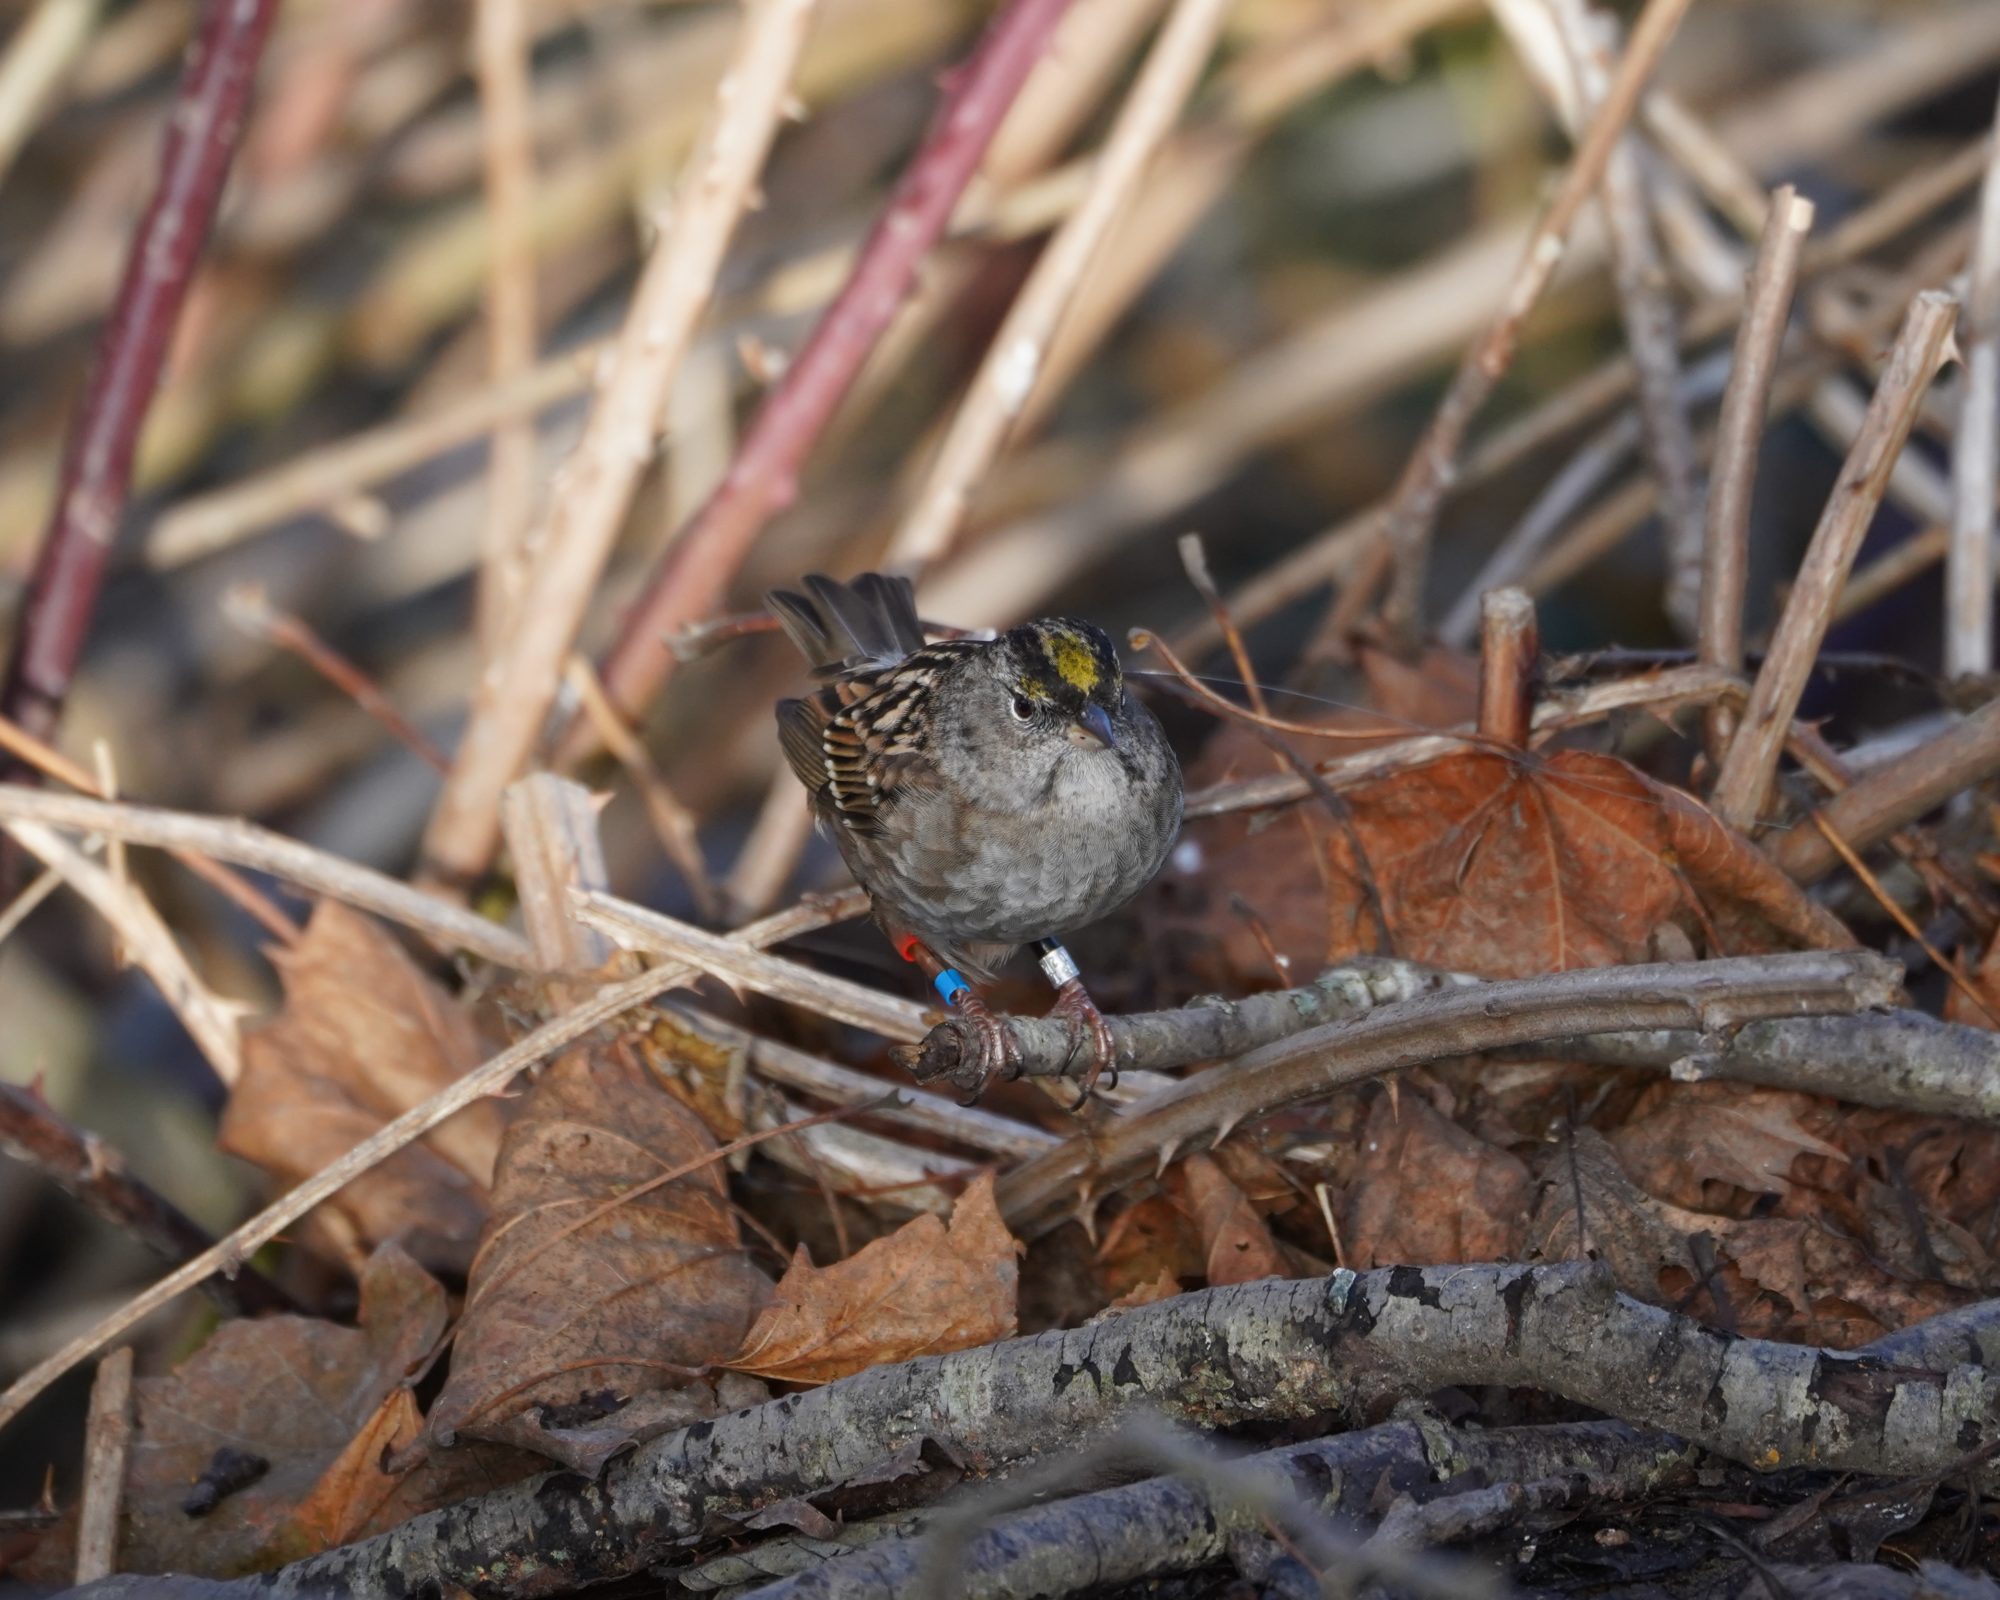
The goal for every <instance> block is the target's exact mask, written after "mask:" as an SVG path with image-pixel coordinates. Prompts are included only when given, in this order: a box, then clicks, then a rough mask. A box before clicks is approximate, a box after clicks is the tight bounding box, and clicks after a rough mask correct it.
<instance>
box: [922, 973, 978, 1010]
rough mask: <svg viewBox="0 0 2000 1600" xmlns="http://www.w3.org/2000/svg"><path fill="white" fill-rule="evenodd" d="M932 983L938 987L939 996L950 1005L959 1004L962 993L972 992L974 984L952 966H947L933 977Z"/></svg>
mask: <svg viewBox="0 0 2000 1600" xmlns="http://www.w3.org/2000/svg"><path fill="white" fill-rule="evenodd" d="M931 983H932V985H933V987H935V988H936V990H937V992H938V997H939V998H940V999H942V1000H943V1001H944V1003H945V1004H946V1005H948V1006H952V1005H957V1004H958V997H959V996H960V995H962V994H970V993H972V985H971V984H969V983H967V982H966V981H965V979H964V978H963V977H961V976H960V975H959V974H958V973H956V972H954V971H953V970H952V969H951V968H950V967H946V968H945V969H944V971H942V972H940V973H939V974H938V975H937V976H936V977H935V978H933V979H931Z"/></svg>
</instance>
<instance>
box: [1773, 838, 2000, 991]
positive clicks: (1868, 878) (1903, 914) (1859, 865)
mask: <svg viewBox="0 0 2000 1600" xmlns="http://www.w3.org/2000/svg"><path fill="white" fill-rule="evenodd" d="M1812 820H1813V826H1815V827H1816V828H1818V829H1819V831H1820V833H1821V834H1823V835H1824V836H1825V838H1826V842H1827V843H1828V844H1830V845H1832V846H1833V849H1834V853H1835V854H1836V855H1838V856H1839V857H1840V859H1841V860H1842V861H1844V862H1846V863H1847V868H1848V870H1849V871H1850V872H1852V873H1853V874H1854V875H1855V877H1857V878H1859V879H1860V880H1861V885H1862V887H1863V888H1865V889H1866V890H1867V891H1868V892H1869V894H1870V895H1872V896H1873V897H1874V900H1875V903H1876V904H1877V905H1879V906H1880V907H1881V908H1882V909H1883V910H1884V911H1886V912H1888V913H1889V920H1890V921H1892V922H1894V923H1895V924H1896V926H1897V927H1899V928H1901V929H1902V930H1903V933H1904V936H1905V937H1907V938H1908V939H1910V940H1911V941H1912V942H1913V943H1914V944H1915V945H1916V947H1917V948H1918V949H1919V950H1921V951H1923V953H1924V954H1925V955H1927V956H1929V957H1930V958H1931V965H1932V966H1934V967H1936V968H1937V969H1938V971H1940V972H1942V973H1943V974H1944V975H1945V976H1946V977H1947V978H1949V979H1950V980H1951V983H1952V987H1953V988H1955V989H1957V990H1958V992H1959V993H1960V994H1962V995H1964V996H1965V998H1966V999H1968V1000H1970V1001H1971V1002H1972V1004H1973V1005H1974V1006H1975V1007H1977V1008H1978V1011H1979V1014H1980V1015H1981V1016H1982V1017H1984V1018H1985V1019H1986V1025H1987V1026H1988V1027H1989V1028H2000V1016H1995V1015H1994V1014H1993V1008H1992V1007H1991V1006H1990V1005H1988V1004H1987V1003H1986V997H1985V996H1984V995H1982V994H1981V993H1980V992H1979V989H1978V986H1977V985H1976V984H1974V983H1973V982H1972V980H1971V979H1970V978H1968V977H1966V975H1965V974H1964V973H1963V972H1962V971H1960V970H1959V965H1958V963H1957V962H1956V961H1954V960H1952V959H1951V957H1950V956H1948V955H1946V954H1945V953H1944V952H1943V951H1942V950H1940V949H1938V947H1937V946H1936V945H1934V944H1932V943H1931V942H1930V940H1928V939H1926V938H1925V937H1924V930H1923V929H1922V928H1920V927H1918V926H1917V924H1916V919H1915V918H1913V917H1912V916H1911V915H1910V914H1909V912H1907V911H1905V910H1904V909H1903V908H1902V907H1901V906H1900V905H1898V904H1897V903H1896V900H1895V897H1894V896H1892V895H1891V894H1890V893H1889V891H1888V890H1886V889H1884V888H1883V887H1882V880H1881V879H1880V878H1878V877H1876V876H1875V874H1874V873H1873V872H1871V871H1869V869H1868V863H1867V862H1865V861H1863V860H1862V859H1861V857H1860V856H1859V855H1857V854H1856V853H1855V851H1854V848H1853V847H1852V846H1851V845H1849V844H1848V842H1847V841H1846V840H1845V839H1843V838H1841V836H1840V835H1839V834H1837V833H1835V832H1834V831H1833V828H1832V826H1831V825H1830V824H1829V823H1828V822H1827V820H1826V813H1825V812H1824V811H1815V812H1814V813H1813V814H1812Z"/></svg>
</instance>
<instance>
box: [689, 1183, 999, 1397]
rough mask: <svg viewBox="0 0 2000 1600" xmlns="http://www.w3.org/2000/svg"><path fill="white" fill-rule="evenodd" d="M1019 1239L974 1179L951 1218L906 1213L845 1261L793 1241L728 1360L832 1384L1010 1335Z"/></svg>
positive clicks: (989, 1187) (764, 1373) (762, 1373)
mask: <svg viewBox="0 0 2000 1600" xmlns="http://www.w3.org/2000/svg"><path fill="white" fill-rule="evenodd" d="M1019 1253H1020V1246H1019V1245H1018V1244H1016V1243H1015V1241H1014V1236H1013V1235H1012V1234H1010V1233H1009V1232H1008V1231H1007V1225H1006V1223H1004V1222H1002V1221H1001V1220H1000V1211H999V1208H998V1207H997V1206H996V1205H995V1204H994V1203H993V1175H992V1174H991V1173H990V1172H989V1173H982V1174H981V1175H980V1176H979V1177H978V1178H976V1179H974V1180H973V1182H972V1184H971V1185H970V1186H969V1187H968V1188H967V1189H966V1191H965V1193H964V1194H963V1195H961V1196H960V1197H959V1200H958V1204H957V1205H956V1206H955V1207H954V1208H953V1209H952V1214H951V1227H950V1228H949V1229H948V1230H947V1229H946V1227H945V1225H944V1223H942V1222H941V1221H939V1220H938V1218H936V1217H934V1216H931V1215H928V1214H926V1215H924V1216H920V1217H914V1218H912V1219H911V1220H910V1221H908V1222H906V1223H904V1224H903V1226H902V1227H900V1228H898V1229H897V1230H896V1231H895V1232H894V1233H892V1234H890V1235H888V1236H887V1237H886V1238H881V1239H876V1240H874V1241H873V1242H872V1243H869V1244H866V1245H863V1246H862V1247H861V1248H860V1249H859V1250H857V1251H856V1252H855V1253H854V1254H853V1255H851V1256H849V1257H848V1258H847V1259H846V1260H845V1261H840V1262H836V1263H835V1264H834V1265H832V1266H830V1267H816V1266H814V1265H813V1264H812V1261H811V1260H810V1259H809V1258H808V1257H807V1255H806V1253H805V1251H804V1250H803V1249H801V1250H800V1251H799V1253H798V1254H797V1255H796V1256H794V1257H793V1259H792V1264H791V1266H790V1267H789V1268H787V1269H786V1271H785V1275H784V1277H783V1278H782V1279H780V1280H779V1282H778V1288H777V1292H776V1295H775V1297H774V1300H773V1303H772V1304H771V1305H769V1306H767V1307H766V1308H765V1310H764V1312H763V1315H761V1316H760V1317H759V1318H758V1319H757V1325H756V1326H755V1327H754V1328H752V1329H751V1330H750V1335H749V1337H748V1338H746V1339H745V1340H744V1341H743V1348H742V1349H741V1350H740V1351H738V1352H737V1354H736V1355H735V1356H734V1357H732V1358H731V1359H730V1361H729V1362H728V1363H727V1364H728V1365H729V1366H732V1367H734V1368H736V1369H737V1370H739V1371H742V1372H752V1373H755V1374H757V1375H758V1376H759V1377H764V1378H777V1379H783V1380H784V1381H786V1382H788V1383H830V1382H832V1381H833V1380H834V1379H835V1378H844V1377H846V1376H847V1375H848V1374H850V1373H854V1372H863V1371H866V1370H867V1369H868V1368H870V1367H877V1366H885V1365H888V1364H890V1363H893V1362H898V1361H909V1360H911V1359H913V1358H914V1357H917V1356H923V1355H939V1354H942V1353H944V1352H945V1351H948V1350H966V1349H970V1348H971V1347H972V1346H974V1345H981V1344H990V1343H992V1342H993V1341H994V1340H995V1339H1007V1338H1011V1337H1013V1334H1014V1330H1015V1296H1016V1292H1017V1289H1018V1283H1019V1269H1018V1266H1017V1260H1016V1258H1017V1257H1018V1255H1019Z"/></svg>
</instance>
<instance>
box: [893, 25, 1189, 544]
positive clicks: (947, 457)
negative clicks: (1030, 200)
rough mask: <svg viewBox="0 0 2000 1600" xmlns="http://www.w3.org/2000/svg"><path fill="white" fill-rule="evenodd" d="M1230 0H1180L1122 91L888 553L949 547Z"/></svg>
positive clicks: (1184, 96) (1175, 114)
mask: <svg viewBox="0 0 2000 1600" xmlns="http://www.w3.org/2000/svg"><path fill="white" fill-rule="evenodd" d="M1228 9H1229V0H1178V3H1177V4H1176V5H1175V6H1174V9H1173V12H1172V14H1171V15H1170V16H1169V17H1168V19H1167V22H1166V24H1165V26H1164V27H1163V28H1162V29H1161V30H1160V35H1159V38H1158V39H1157V40H1156V41H1155V43H1154V45H1153V48H1152V50H1151V51H1150V52H1149V53H1148V55H1147V57H1146V64H1145V66H1144V67H1142V68H1141V69H1140V72H1139V77H1138V81H1137V82H1135V83H1134V84H1133V86H1132V90H1131V93H1130V94H1128V95H1127V96H1126V97H1125V103H1124V105H1123V106H1122V107H1121V108H1120V110H1119V113H1118V118H1117V120H1116V121H1115V122H1114V123H1113V124H1112V127H1111V132H1110V134H1109V135H1108V136H1107V137H1106V139H1105V141H1104V149H1103V151H1102V153H1101V154H1100V155H1099V156H1098V158H1097V161H1096V164H1095V165H1094V166H1093V168H1092V169H1091V175H1090V186H1089V188H1088V189H1087V190H1086V191H1085V192H1084V197H1083V199H1082V201H1081V202H1080V203H1079V204H1078V205H1077V207H1076V209H1075V210H1074V211H1072V212H1071V213H1070V214H1069V216H1068V218H1067V219H1066V220H1065V221H1064V223H1063V225H1062V227H1061V228H1060V229H1058V230H1057V232H1056V236H1055V237H1054V238H1053V239H1051V240H1050V241H1049V243H1048V245H1047V246H1046V247H1045V248H1044V249H1043V251H1042V254H1041V256H1040V257H1039V258H1038V259H1037V260H1036V262H1035V269H1034V271H1033V272H1032V273H1031V274H1030V275H1029V277H1028V281H1027V283H1025V284H1024V285H1023V286H1022V288H1021V292H1020V293H1019V294H1018V295H1016V296H1015V297H1014V303H1013V304H1012V305H1011V306H1010V307H1009V308H1008V310H1007V316H1006V320H1005V321H1003V322H1002V323H1001V325H1000V329H999V332H997V333H996V334H995V335H994V336H993V342H992V344H991V345H990V346H989V347H988V349H987V352H986V359H985V360H984V361H983V362H982V363H981V364H980V368H979V372H978V374H977V375H976V376H975V377H974V378H973V380H972V384H971V387H970V388H969V389H968V390H967V392H966V396H965V399H964V400H963V401H962V402H961V403H960V406H959V409H958V414H957V416H956V417H954V418H953V419H952V424H951V428H950V431H949V432H947V433H946V435H945V438H944V443H943V445H942V446H941V447H940V448H939V451H938V455H937V459H936V460H935V461H934V462H933V463H932V464H931V469H930V472H929V474H928V475H927V476H926V477H925V480H924V484H923V487H922V488H921V489H920V490H919V491H918V494H917V499H916V503H915V504H914V505H912V506H911V508H910V511H909V514H908V516H906V517H905V518H904V519H903V523H902V525H901V526H900V527H899V528H898V529H897V530H896V534H895V537H894V539H892V540H891V541H890V545H889V554H888V558H887V559H888V562H889V565H890V566H891V567H892V568H894V569H895V570H898V571H910V572H921V571H922V570H923V569H925V568H926V567H928V566H930V565H931V563H932V562H934V561H936V560H937V558H938V557H939V556H940V555H942V554H943V553H944V552H945V550H946V549H948V548H949V547H950V544H951V541H952V538H953V536H954V535H955V534H956V533H957V531H958V527H959V524H960V522H961V521H962V520H963V519H964V516H965V508H966V505H967V503H968V502H969V501H970V499H971V495H972V491H973V489H974V487H975V486H976V485H977V484H978V482H979V480H980V478H981V477H982V476H983V475H984V473H985V471H986V469H987V467H988V466H989V465H991V463H992V461H993V459H994V457H995V456H997V455H998V454H999V453H1000V449H1001V447H1002V445H1003V444H1004V443H1005V441H1006V437H1007V433H1008V430H1009V429H1010V428H1011V427H1012V426H1013V424H1014V420H1015V418H1016V417H1018V416H1019V415H1020V411H1021V407H1022V405H1023V404H1024V403H1025V402H1026V401H1027V398H1028V394H1029V392H1030V390H1032V389H1033V387H1034V384H1035V377H1036V374H1037V373H1038V372H1039V371H1040V369H1041V366H1042V362H1043V360H1044V358H1045V357H1046V355H1047V353H1048V349H1049V343H1050V341H1051V340H1052V339H1053V338H1054V337H1055V334H1056V330H1057V328H1058V327H1059V326H1060V325H1061V322H1062V319H1063V315H1064V313H1065V311H1067V309H1068V308H1069V304H1070V300H1071V298H1072V297H1073V296H1074V295H1075V293H1076V290H1077V285H1078V284H1079V283H1080V282H1081V281H1082V279H1083V276H1084V273H1085V270H1086V269H1087V268H1088V267H1089V266H1090V264H1091V262H1092V260H1093V259H1094V258H1095V257H1096V255H1097V254H1098V252H1099V250H1100V249H1102V247H1103V245H1104V242H1105V240H1106V239H1107V238H1109V237H1110V235H1111V231H1112V228H1113V225H1114V224H1115V223H1116V222H1117V221H1118V218H1119V215H1120V214H1121V213H1122V212H1123V210H1124V209H1125V207H1126V205H1127V204H1128V202H1129V201H1130V200H1131V197H1132V195H1133V194H1134V193H1135V192H1136V191H1137V189H1138V187H1139V182H1140V180H1141V178H1143V177H1144V176H1145V173H1146V169H1147V166H1148V164H1149V163H1150V162H1151V160H1152V157H1153V152H1154V150H1155V149H1156V148H1157V147H1158V145H1159V143H1160V141H1161V140H1162V139H1163V138H1165V137H1166V134H1167V130H1168V129H1169V128H1171V127H1172V126H1173V123H1174V120H1175V119H1176V118H1177V117H1178V116H1179V115H1180V112H1181V107H1182V106H1183V105H1184V104H1186V102H1187V97H1188V95H1189V94H1190V93H1191V92H1192V91H1193V89H1194V85H1195V81H1196V79H1197V78H1198V77H1199V76H1200V75H1201V69H1202V67H1203V65H1204V64H1205V63H1206V62H1207V60H1208V58H1209V54H1210V52H1211V51H1212V50H1213V49H1214V46H1215V38H1216V35H1217V33H1219V32H1220V31H1221V28H1222V21H1223V17H1224V16H1225V14H1226V13H1227V12H1228Z"/></svg>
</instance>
